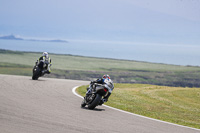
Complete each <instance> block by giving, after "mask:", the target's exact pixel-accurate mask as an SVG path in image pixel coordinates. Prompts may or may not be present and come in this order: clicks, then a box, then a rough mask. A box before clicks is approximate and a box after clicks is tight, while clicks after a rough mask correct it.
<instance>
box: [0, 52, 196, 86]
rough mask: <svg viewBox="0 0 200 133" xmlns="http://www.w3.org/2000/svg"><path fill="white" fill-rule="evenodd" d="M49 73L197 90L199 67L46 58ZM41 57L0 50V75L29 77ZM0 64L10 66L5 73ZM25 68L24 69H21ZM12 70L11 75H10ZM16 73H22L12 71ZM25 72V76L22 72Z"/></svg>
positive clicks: (72, 58) (89, 59) (61, 56)
mask: <svg viewBox="0 0 200 133" xmlns="http://www.w3.org/2000/svg"><path fill="white" fill-rule="evenodd" d="M49 55H50V57H51V59H52V67H51V68H52V73H51V75H48V77H54V78H66V79H79V80H93V79H95V78H99V77H101V76H102V75H103V74H109V75H110V76H111V78H112V79H113V81H114V82H117V83H143V84H156V85H167V86H183V87H185V86H188V87H200V67H197V66H196V67H195V66H193V67H192V66H178V65H166V64H158V63H148V62H138V61H129V60H116V59H105V58H92V57H82V56H72V55H59V54H51V53H50V54H49ZM40 56H41V53H31V52H19V51H7V50H0V69H2V70H0V73H4V74H6V73H8V74H10V73H11V72H12V73H13V74H23V75H31V72H32V70H30V71H28V69H27V67H28V68H30V69H32V67H33V65H34V64H35V61H36V60H37V59H38V58H39V57H40ZM3 64H7V66H9V68H8V70H6V67H3V66H2V65H3ZM23 66H25V67H26V68H24V67H23ZM11 67H13V71H11V70H10V69H11ZM14 69H18V71H21V72H20V73H19V72H18V71H14ZM23 71H24V72H23Z"/></svg>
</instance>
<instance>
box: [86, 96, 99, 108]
mask: <svg viewBox="0 0 200 133" xmlns="http://www.w3.org/2000/svg"><path fill="white" fill-rule="evenodd" d="M100 100H101V96H100V95H99V94H97V95H96V97H95V99H94V100H93V102H92V103H91V104H88V109H94V108H95V107H96V106H97V105H98V104H99V102H100Z"/></svg>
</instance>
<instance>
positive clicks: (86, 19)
mask: <svg viewBox="0 0 200 133" xmlns="http://www.w3.org/2000/svg"><path fill="white" fill-rule="evenodd" d="M10 34H14V35H18V36H22V37H26V38H53V39H54V38H56V39H66V40H91V41H114V42H136V43H137V42H138V43H149V44H152V43H156V44H158V43H159V44H163V45H164V44H166V45H169V44H174V45H175V44H178V45H181V44H183V45H200V0H140V1H139V0H0V35H10Z"/></svg>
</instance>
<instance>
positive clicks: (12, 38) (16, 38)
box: [0, 35, 24, 40]
mask: <svg viewBox="0 0 200 133" xmlns="http://www.w3.org/2000/svg"><path fill="white" fill-rule="evenodd" d="M0 39H7V40H24V39H22V38H18V37H16V36H14V35H7V36H0Z"/></svg>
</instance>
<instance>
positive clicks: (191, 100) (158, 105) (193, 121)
mask: <svg viewBox="0 0 200 133" xmlns="http://www.w3.org/2000/svg"><path fill="white" fill-rule="evenodd" d="M86 87H87V86H81V87H79V88H78V89H77V90H76V91H77V93H78V94H80V95H82V96H84V95H85V93H86ZM199 99H200V89H199V88H183V87H166V86H157V85H148V84H115V89H114V91H113V93H112V95H111V97H110V98H109V101H108V102H107V103H106V105H109V106H112V107H115V108H118V109H121V110H125V111H128V112H132V113H135V114H139V115H143V116H147V117H151V118H155V119H159V120H163V121H168V122H171V123H176V124H179V125H184V126H189V127H193V128H198V129H200V102H199Z"/></svg>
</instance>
